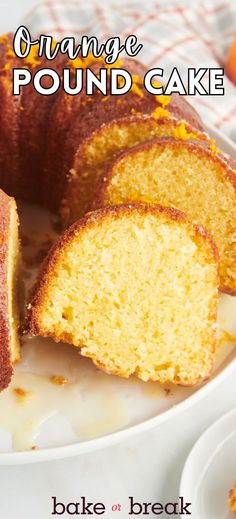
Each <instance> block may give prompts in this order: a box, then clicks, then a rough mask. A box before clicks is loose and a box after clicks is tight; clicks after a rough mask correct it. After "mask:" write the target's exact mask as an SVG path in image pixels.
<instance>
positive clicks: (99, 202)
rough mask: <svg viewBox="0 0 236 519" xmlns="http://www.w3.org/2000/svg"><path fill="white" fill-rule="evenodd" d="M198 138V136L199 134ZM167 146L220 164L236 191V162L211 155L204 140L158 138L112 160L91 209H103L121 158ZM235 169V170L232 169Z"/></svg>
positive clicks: (222, 156)
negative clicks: (114, 172) (186, 150)
mask: <svg viewBox="0 0 236 519" xmlns="http://www.w3.org/2000/svg"><path fill="white" fill-rule="evenodd" d="M168 121H169V120H168V119H167V120H166V123H168ZM199 136H200V134H199ZM166 144H168V145H169V146H171V147H172V148H174V149H178V147H183V146H184V147H186V148H187V149H188V150H189V151H190V152H192V153H194V154H196V155H203V154H204V155H205V157H209V158H210V159H211V160H213V161H214V162H215V163H220V164H221V165H222V168H223V169H224V171H225V176H226V177H227V178H228V179H229V180H230V182H231V183H232V185H233V186H234V189H235V190H236V162H235V161H233V160H231V159H228V158H227V157H226V156H225V155H223V154H222V153H220V152H219V153H213V152H212V151H211V149H210V147H209V144H208V142H207V141H206V140H203V139H202V140H196V141H195V140H193V139H189V140H185V141H183V140H181V139H174V138H173V137H160V138H155V139H151V140H150V141H148V142H144V143H142V144H139V145H137V146H134V147H133V148H131V149H129V150H125V151H123V152H121V153H119V155H118V156H117V158H116V159H115V160H114V162H113V163H112V165H111V166H109V167H108V168H107V171H106V174H105V176H104V177H103V178H102V179H101V181H100V184H99V186H98V189H97V193H96V195H95V198H94V204H93V207H94V208H95V209H97V208H99V207H103V206H104V205H105V204H106V202H105V195H106V191H107V188H108V186H109V185H110V182H111V179H112V176H113V168H115V167H116V165H117V164H118V163H119V162H120V160H122V159H123V158H125V157H127V156H132V155H135V154H136V153H137V151H144V152H145V151H146V150H148V149H149V148H151V147H152V146H155V147H157V148H161V147H163V146H165V145H166ZM234 168H235V169H234Z"/></svg>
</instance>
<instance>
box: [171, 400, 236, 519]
mask: <svg viewBox="0 0 236 519" xmlns="http://www.w3.org/2000/svg"><path fill="white" fill-rule="evenodd" d="M235 481H236V408H235V409H233V410H232V411H230V412H229V413H227V414H226V415H224V416H223V417H222V418H220V420H218V421H217V422H215V423H214V424H213V425H212V426H211V427H209V429H207V431H206V432H205V433H204V434H203V435H202V436H201V437H200V439H199V440H198V441H197V443H196V444H195V446H194V447H193V449H192V451H191V453H190V455H189V457H188V459H187V461H186V464H185V467H184V470H183V474H182V479H181V484H180V495H181V496H184V499H185V501H188V502H191V503H192V518H193V519H230V518H231V517H232V518H233V517H235V516H233V515H232V514H231V513H230V511H229V509H228V506H227V500H228V494H229V490H230V489H231V488H232V486H233V485H234V482H235ZM181 517H184V516H181Z"/></svg>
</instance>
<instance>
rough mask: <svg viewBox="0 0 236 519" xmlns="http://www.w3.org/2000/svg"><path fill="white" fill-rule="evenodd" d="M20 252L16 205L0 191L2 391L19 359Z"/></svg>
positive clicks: (0, 343) (0, 359)
mask: <svg viewBox="0 0 236 519" xmlns="http://www.w3.org/2000/svg"><path fill="white" fill-rule="evenodd" d="M19 251H20V248H19V238H18V215H17V209H16V204H15V201H14V199H13V198H10V197H9V196H7V195H6V194H5V193H4V192H3V191H1V190H0V275H1V297H0V390H2V389H4V388H6V387H7V386H8V384H9V382H10V380H11V375H12V365H13V364H14V362H16V361H17V360H18V359H19V347H20V344H19V335H18V329H19V310H18V301H17V296H18V277H19V264H20V252H19Z"/></svg>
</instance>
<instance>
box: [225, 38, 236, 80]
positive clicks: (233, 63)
mask: <svg viewBox="0 0 236 519" xmlns="http://www.w3.org/2000/svg"><path fill="white" fill-rule="evenodd" d="M226 73H227V75H228V76H229V78H230V79H231V81H233V83H235V84H236V37H235V39H234V41H233V43H232V45H231V47H230V48H229V51H228V57H227V61H226Z"/></svg>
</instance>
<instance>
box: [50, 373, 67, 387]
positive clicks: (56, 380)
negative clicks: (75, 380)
mask: <svg viewBox="0 0 236 519" xmlns="http://www.w3.org/2000/svg"><path fill="white" fill-rule="evenodd" d="M51 382H52V384H55V385H57V386H65V385H66V384H68V378H66V377H63V375H53V376H52V377H51Z"/></svg>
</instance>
